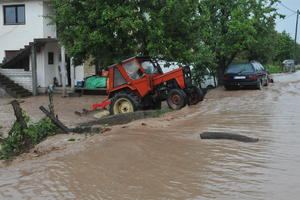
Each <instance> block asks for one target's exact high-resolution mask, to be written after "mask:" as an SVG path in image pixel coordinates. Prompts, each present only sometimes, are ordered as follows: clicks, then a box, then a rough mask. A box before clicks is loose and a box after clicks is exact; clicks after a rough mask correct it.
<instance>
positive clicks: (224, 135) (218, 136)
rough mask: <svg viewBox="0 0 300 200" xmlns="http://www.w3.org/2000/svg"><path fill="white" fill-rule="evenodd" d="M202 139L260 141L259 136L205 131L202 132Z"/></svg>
mask: <svg viewBox="0 0 300 200" xmlns="http://www.w3.org/2000/svg"><path fill="white" fill-rule="evenodd" d="M200 137H201V139H226V140H236V141H240V142H258V140H259V139H258V138H251V137H248V136H244V135H239V134H234V133H222V132H204V133H201V134H200Z"/></svg>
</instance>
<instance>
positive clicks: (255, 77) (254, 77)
mask: <svg viewBox="0 0 300 200" xmlns="http://www.w3.org/2000/svg"><path fill="white" fill-rule="evenodd" d="M248 78H249V79H257V76H249V77H248Z"/></svg>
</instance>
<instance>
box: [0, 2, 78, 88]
mask: <svg viewBox="0 0 300 200" xmlns="http://www.w3.org/2000/svg"><path fill="white" fill-rule="evenodd" d="M51 14H52V10H51V8H50V7H49V6H48V1H47V0H0V73H1V74H3V75H5V76H7V77H9V78H10V79H12V80H13V81H15V82H16V83H18V84H19V85H22V86H23V87H24V88H26V89H27V90H29V91H31V92H33V94H36V93H37V92H44V91H45V89H46V88H47V87H48V86H49V85H53V84H58V85H63V76H62V74H66V80H65V82H66V84H67V85H70V86H74V84H75V82H76V81H82V80H83V78H84V72H83V66H78V67H74V66H72V65H71V63H70V62H71V61H70V59H69V58H68V57H67V56H61V55H62V54H61V52H63V51H62V48H61V47H60V45H59V42H58V41H57V39H56V38H57V35H56V27H55V25H51V24H50V19H49V18H47V17H46V16H48V15H51ZM64 57H66V68H62V67H59V65H61V58H64ZM64 70H66V73H63V72H64Z"/></svg>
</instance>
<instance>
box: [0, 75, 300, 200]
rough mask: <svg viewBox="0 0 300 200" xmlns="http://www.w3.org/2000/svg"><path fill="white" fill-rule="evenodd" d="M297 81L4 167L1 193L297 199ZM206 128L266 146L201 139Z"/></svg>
mask: <svg viewBox="0 0 300 200" xmlns="http://www.w3.org/2000/svg"><path fill="white" fill-rule="evenodd" d="M291 77H292V78H293V80H290V79H292V78H291ZM297 78H298V79H300V73H297V74H292V75H285V76H280V77H277V80H280V83H279V82H277V83H276V84H275V85H272V86H270V87H269V88H268V89H264V90H263V91H256V90H240V91H229V92H227V91H223V90H219V91H213V92H211V93H210V94H209V95H208V99H207V100H206V101H205V102H203V103H201V104H199V105H197V106H195V107H189V108H186V109H183V110H182V111H178V112H174V113H170V114H169V115H168V116H167V117H164V118H162V119H152V120H144V122H145V123H146V126H141V125H140V124H141V122H134V123H132V124H131V125H129V126H128V127H127V128H124V127H123V128H122V127H121V126H120V127H115V128H114V129H113V131H112V132H111V133H109V134H110V137H108V138H106V139H105V140H104V141H102V140H101V141H100V140H99V142H97V139H96V138H97V137H95V141H96V142H95V143H93V144H90V146H89V147H88V148H87V150H86V151H83V152H81V153H78V154H77V155H71V156H68V157H63V158H59V159H55V160H51V161H48V162H47V163H42V162H40V163H39V162H35V163H33V164H32V165H30V164H19V165H18V166H13V167H8V168H2V169H0V199H5V200H10V199H13V200H16V199H43V200H44V199H49V200H50V199H60V200H63V199H83V200H84V199H86V200H90V199H178V200H179V199H180V200H182V199H186V200H187V199H298V196H299V195H300V187H299V185H300V170H299V169H300V148H299V144H300V136H299V129H300V124H299V120H300V90H299V89H300V82H297V81H296V80H297ZM275 80H276V79H275ZM289 80H290V81H289ZM182 116H184V117H182ZM204 131H224V132H233V133H241V134H245V135H248V136H252V137H258V138H260V142H258V143H240V142H236V141H226V140H223V141H220V140H217V141H214V140H200V138H199V133H201V132H204Z"/></svg>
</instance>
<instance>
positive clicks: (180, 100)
mask: <svg viewBox="0 0 300 200" xmlns="http://www.w3.org/2000/svg"><path fill="white" fill-rule="evenodd" d="M186 101H187V97H186V94H185V92H184V91H183V90H181V89H171V90H170V92H169V93H168V97H167V103H168V106H169V108H171V109H173V110H179V109H181V108H183V107H184V106H185V105H186V103H187V102H186Z"/></svg>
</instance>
